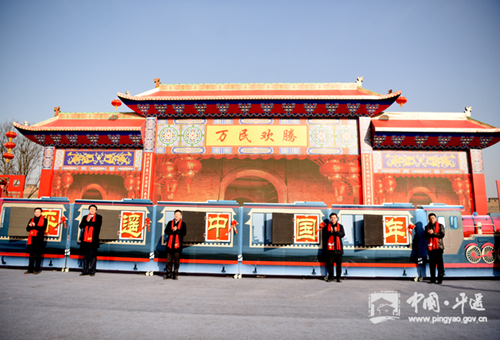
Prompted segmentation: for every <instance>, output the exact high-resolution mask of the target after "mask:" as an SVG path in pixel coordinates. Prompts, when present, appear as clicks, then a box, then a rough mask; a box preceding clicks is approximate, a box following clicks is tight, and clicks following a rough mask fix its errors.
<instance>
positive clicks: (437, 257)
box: [427, 249, 444, 281]
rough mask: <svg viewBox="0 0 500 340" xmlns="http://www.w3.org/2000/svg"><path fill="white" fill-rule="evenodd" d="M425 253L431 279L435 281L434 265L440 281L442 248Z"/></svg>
mask: <svg viewBox="0 0 500 340" xmlns="http://www.w3.org/2000/svg"><path fill="white" fill-rule="evenodd" d="M427 254H428V255H429V270H430V271H431V281H436V267H437V271H438V281H442V280H443V276H444V264H443V249H436V250H431V251H429V252H427Z"/></svg>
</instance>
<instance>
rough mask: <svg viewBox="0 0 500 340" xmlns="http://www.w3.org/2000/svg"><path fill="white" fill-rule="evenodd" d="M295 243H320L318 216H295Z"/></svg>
mask: <svg viewBox="0 0 500 340" xmlns="http://www.w3.org/2000/svg"><path fill="white" fill-rule="evenodd" d="M294 224H295V226H294V227H295V228H294V230H295V243H319V236H318V225H319V216H318V215H298V214H296V215H295V222H294Z"/></svg>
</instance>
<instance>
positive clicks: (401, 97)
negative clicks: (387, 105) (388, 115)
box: [396, 96, 408, 107]
mask: <svg viewBox="0 0 500 340" xmlns="http://www.w3.org/2000/svg"><path fill="white" fill-rule="evenodd" d="M407 101H408V100H407V99H406V98H405V97H403V96H399V97H398V99H396V103H398V104H399V105H401V107H403V105H404V104H406V102H407Z"/></svg>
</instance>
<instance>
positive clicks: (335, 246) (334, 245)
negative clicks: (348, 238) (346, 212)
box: [328, 222, 340, 250]
mask: <svg viewBox="0 0 500 340" xmlns="http://www.w3.org/2000/svg"><path fill="white" fill-rule="evenodd" d="M338 225H339V224H338V223H336V226H337V228H338ZM328 231H329V232H330V233H333V224H332V222H330V223H329V224H328ZM328 250H340V237H339V236H338V235H336V240H335V243H333V235H330V237H329V238H328Z"/></svg>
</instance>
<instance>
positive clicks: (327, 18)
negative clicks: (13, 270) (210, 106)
mask: <svg viewBox="0 0 500 340" xmlns="http://www.w3.org/2000/svg"><path fill="white" fill-rule="evenodd" d="M498 18H500V1H495V0H493V1H486V0H476V1H398V2H395V1H313V0H309V1H272V0H267V1H259V0H256V1H189V0H188V1H124V0H122V1H69V0H67V1H14V0H12V1H11V0H0V52H1V53H0V102H1V103H2V106H1V109H0V113H1V117H2V120H4V119H14V120H17V121H19V122H22V121H24V120H28V121H29V122H30V123H31V124H33V123H37V122H40V121H42V120H45V119H48V118H51V117H53V109H54V106H60V107H61V111H63V112H75V111H78V112H93V111H112V110H113V107H112V106H111V104H110V102H111V100H113V99H114V98H115V97H116V93H117V92H125V91H130V93H131V94H138V93H141V92H144V91H147V90H150V89H152V88H153V87H154V83H153V79H154V78H157V77H159V78H160V79H161V81H162V83H164V84H165V83H228V82H235V83H251V82H354V81H355V80H356V77H358V76H363V77H364V83H363V87H365V88H367V89H369V90H372V91H375V92H379V93H386V92H387V91H388V90H389V89H393V90H394V91H397V90H401V91H402V92H403V95H404V96H405V97H407V98H408V103H407V104H406V105H405V106H404V107H403V108H399V107H398V106H397V105H393V106H392V107H391V108H390V109H389V110H388V111H407V112H461V111H463V110H464V107H465V106H472V117H473V118H475V119H477V120H479V121H482V122H485V123H488V124H491V125H494V126H497V127H499V126H500V115H499V114H498V113H499V108H498V104H497V97H498V90H499V85H498V82H499V80H500V62H499V60H500V59H499V57H500V38H499V33H500V20H499V19H498ZM122 108H123V107H122ZM499 155H500V145H498V144H497V145H495V146H493V147H490V148H488V149H486V150H484V151H483V157H484V163H485V174H486V185H487V192H488V197H497V193H496V187H495V183H494V181H495V180H498V179H500V175H498V171H497V170H496V169H498V168H500V157H498V156H499Z"/></svg>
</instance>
